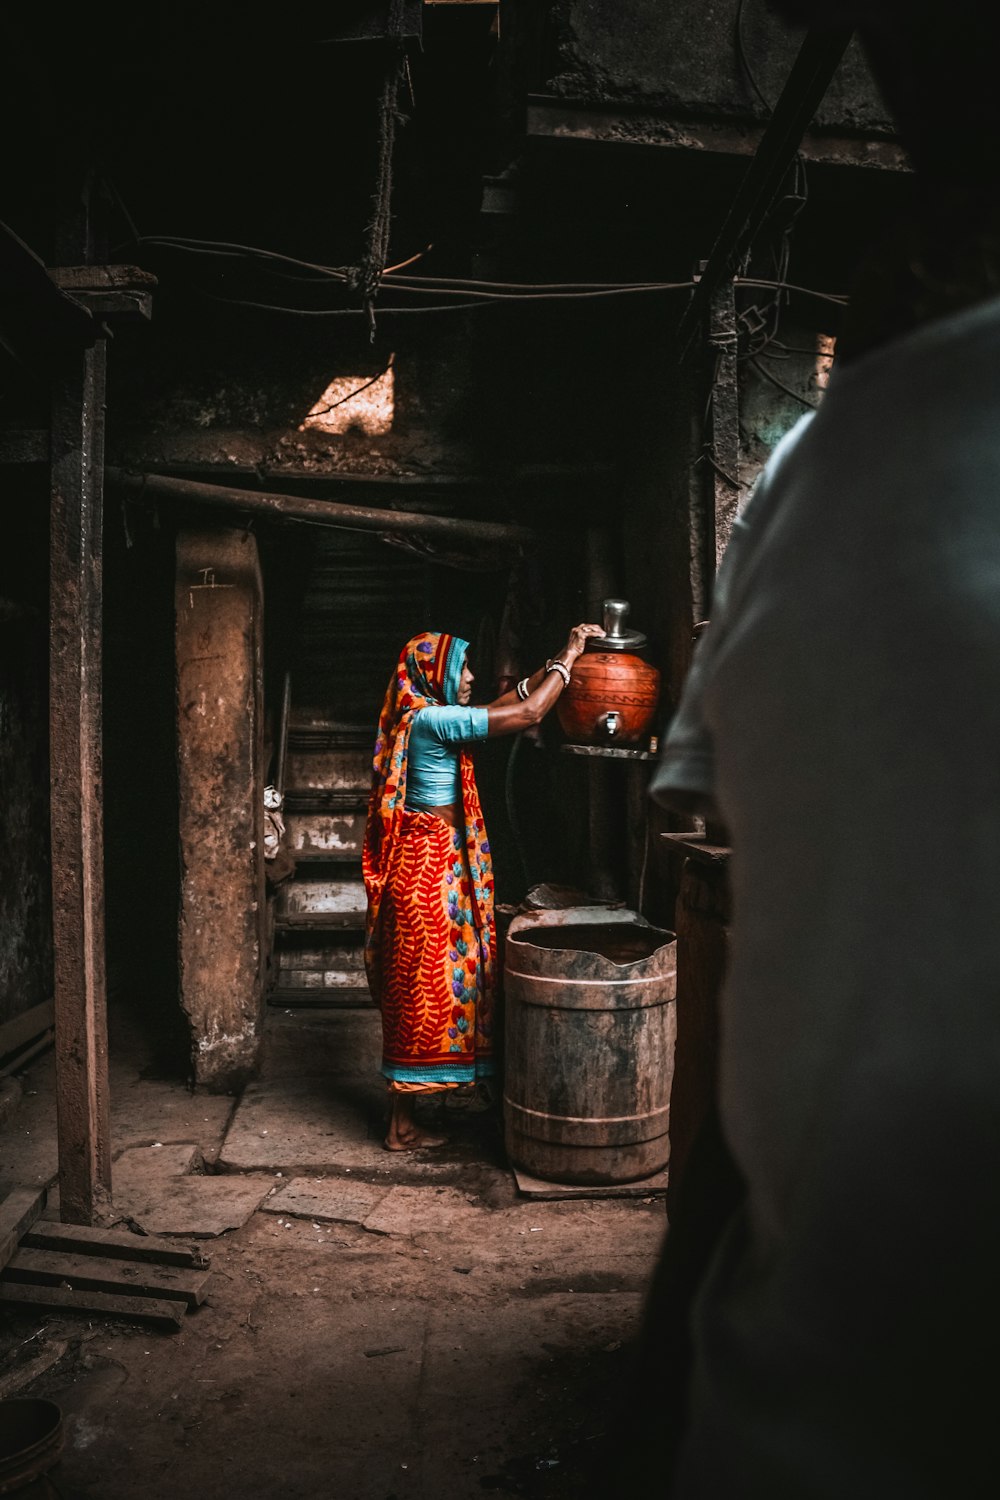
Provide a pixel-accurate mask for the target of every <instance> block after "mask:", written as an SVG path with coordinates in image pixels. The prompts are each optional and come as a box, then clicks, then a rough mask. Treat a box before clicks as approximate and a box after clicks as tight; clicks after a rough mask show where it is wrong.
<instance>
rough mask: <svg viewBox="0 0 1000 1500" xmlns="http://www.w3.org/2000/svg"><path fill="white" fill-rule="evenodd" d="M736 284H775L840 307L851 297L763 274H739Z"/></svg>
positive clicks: (786, 289) (774, 285) (784, 289)
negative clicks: (767, 276)
mask: <svg viewBox="0 0 1000 1500" xmlns="http://www.w3.org/2000/svg"><path fill="white" fill-rule="evenodd" d="M735 285H736V286H773V287H781V289H782V291H786V292H801V293H802V295H803V296H805V297H818V298H819V299H820V301H821V302H835V303H836V304H837V306H838V307H846V306H847V304H848V302H849V301H850V298H849V297H847V296H846V295H845V294H844V293H843V292H819V291H817V290H816V288H815V287H811V286H799V285H798V284H797V283H796V282H794V281H770V280H768V279H767V278H766V277H763V276H737V277H736V280H735Z"/></svg>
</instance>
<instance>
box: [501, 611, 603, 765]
mask: <svg viewBox="0 0 1000 1500" xmlns="http://www.w3.org/2000/svg"><path fill="white" fill-rule="evenodd" d="M603 634H604V628H603V626H601V625H574V627H573V629H572V630H571V631H570V633H569V639H568V640H567V642H566V644H565V646H564V647H563V648H562V650H561V651H560V652H559V653H558V655H556V656H553V657H552V658H551V659H550V660H549V661H547V662H546V663H545V665H544V667H539V669H538V671H537V672H534V673H533V674H532V675H531V676H530V677H526V678H524V679H523V681H521V682H519V683H518V685H517V687H516V688H515V689H512V691H511V692H509V693H504V695H503V697H502V698H497V700H496V701H495V702H494V703H490V704H487V712H488V714H489V734H490V737H491V738H492V737H493V736H494V735H498V734H518V733H519V732H520V731H521V730H522V729H529V728H530V727H531V725H532V724H538V723H540V722H541V720H542V719H544V717H545V715H546V714H547V713H548V711H549V709H550V708H553V707H554V706H555V703H556V700H557V699H558V697H559V695H560V693H561V692H562V691H563V689H564V688H565V687H566V686H567V684H568V683H569V676H570V672H571V671H572V670H573V663H574V662H575V661H576V659H577V657H578V656H580V655H581V654H582V652H583V649H584V647H585V646H586V644H587V639H588V637H590V636H597V635H603Z"/></svg>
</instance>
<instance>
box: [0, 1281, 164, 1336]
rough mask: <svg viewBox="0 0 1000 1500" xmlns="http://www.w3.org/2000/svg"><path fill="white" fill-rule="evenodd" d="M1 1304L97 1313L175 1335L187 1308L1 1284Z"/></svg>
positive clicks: (66, 1289)
mask: <svg viewBox="0 0 1000 1500" xmlns="http://www.w3.org/2000/svg"><path fill="white" fill-rule="evenodd" d="M0 1302H5V1303H7V1304H9V1305H13V1306H17V1307H33V1308H38V1309H42V1310H44V1311H46V1312H52V1311H53V1310H56V1311H59V1312H78V1313H96V1314H97V1315H98V1316H99V1317H102V1318H127V1319H130V1320H131V1319H135V1320H137V1321H138V1322H140V1323H151V1324H152V1325H153V1326H154V1327H155V1328H167V1329H169V1330H170V1331H171V1332H173V1333H176V1332H177V1330H178V1329H179V1328H180V1327H181V1326H182V1325H183V1322H184V1314H185V1313H186V1312H187V1304H186V1303H185V1302H181V1301H180V1300H179V1299H171V1298H165V1297H132V1296H128V1295H126V1294H119V1293H115V1292H93V1291H79V1290H76V1289H75V1288H72V1287H65V1286H28V1285H26V1284H25V1283H23V1282H17V1281H0Z"/></svg>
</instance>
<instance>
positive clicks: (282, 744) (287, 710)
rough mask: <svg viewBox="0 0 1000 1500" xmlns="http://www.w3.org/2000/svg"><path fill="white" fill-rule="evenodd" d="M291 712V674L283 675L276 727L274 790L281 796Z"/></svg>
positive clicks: (283, 786) (283, 785)
mask: <svg viewBox="0 0 1000 1500" xmlns="http://www.w3.org/2000/svg"><path fill="white" fill-rule="evenodd" d="M291 710H292V674H291V672H286V673H285V681H284V685H283V687H282V692H281V722H280V724H279V725H278V767H277V770H276V771H275V773H274V789H275V791H276V792H277V793H278V795H279V796H281V795H282V794H283V793H284V790H285V761H286V759H287V757H288V720H289V718H290V716H291Z"/></svg>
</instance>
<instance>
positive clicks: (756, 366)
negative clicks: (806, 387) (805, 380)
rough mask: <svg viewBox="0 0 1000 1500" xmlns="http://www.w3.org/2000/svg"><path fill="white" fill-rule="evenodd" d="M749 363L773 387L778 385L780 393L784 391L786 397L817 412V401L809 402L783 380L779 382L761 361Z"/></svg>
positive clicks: (751, 360)
mask: <svg viewBox="0 0 1000 1500" xmlns="http://www.w3.org/2000/svg"><path fill="white" fill-rule="evenodd" d="M747 363H748V364H749V365H750V366H751V368H752V369H754V370H756V371H757V374H758V375H763V377H764V379H765V380H769V381H770V382H771V384H772V385H776V386H777V387H778V390H779V391H784V393H785V395H786V396H791V397H792V400H793V401H798V402H800V403H801V404H802V405H803V406H805V407H808V409H809V410H810V411H817V410H818V409H819V408H818V406H817V404H816V402H815V401H807V400H806V398H805V396H800V395H799V393H798V391H793V390H792V388H791V386H790V385H786V384H785V382H784V381H783V380H779V379H778V377H777V375H772V373H771V371H770V370H768V369H765V367H764V366H763V365H762V364H761V363H760V361H759V359H757V358H754V359H750V360H748V361H747Z"/></svg>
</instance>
